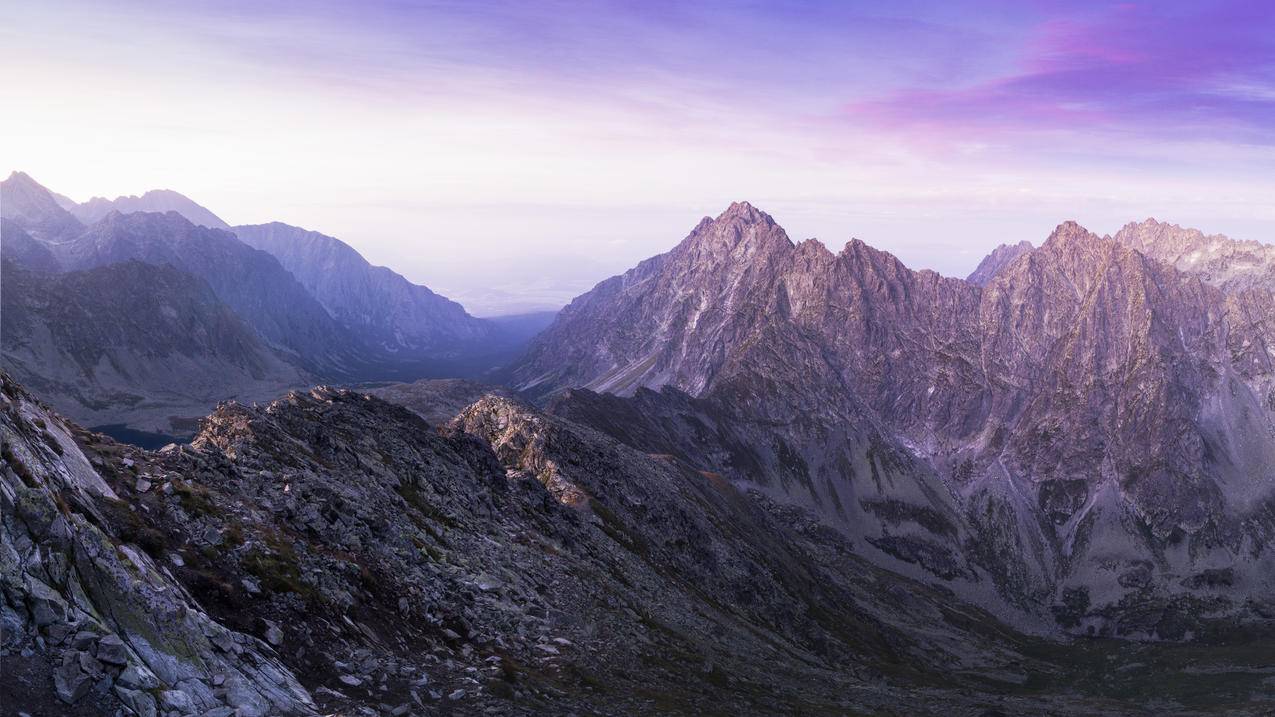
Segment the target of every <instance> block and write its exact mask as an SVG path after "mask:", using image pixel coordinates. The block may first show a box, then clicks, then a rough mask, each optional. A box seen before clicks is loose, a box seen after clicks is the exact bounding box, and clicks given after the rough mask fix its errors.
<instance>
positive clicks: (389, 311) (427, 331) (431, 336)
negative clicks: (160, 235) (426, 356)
mask: <svg viewBox="0 0 1275 717" xmlns="http://www.w3.org/2000/svg"><path fill="white" fill-rule="evenodd" d="M233 231H234V232H235V235H236V236H238V237H239V238H240V239H242V240H243V241H244V242H245V243H247V244H248V245H250V246H253V247H256V248H258V249H261V250H263V251H266V252H269V253H270V254H271V255H273V256H274V257H276V258H277V259H278V260H279V262H280V263H282V264H283V266H284V267H285V268H286V269H287V270H288V271H290V272H292V274H293V275H294V276H295V277H296V278H297V279H298V280H299V281H300V282H301V284H302V285H303V286H305V288H306V289H307V290H308V291H309V292H310V293H311V294H312V295H313V296H314V297H315V298H316V299H318V300H319V302H320V303H322V304H323V306H324V308H326V309H327V310H328V312H329V313H331V315H332V316H333V317H334V318H336V320H337V321H339V322H340V323H341V324H342V325H343V326H345V327H346V328H347V329H349V330H350V331H352V332H355V333H357V334H359V335H360V336H362V337H363V339H364V340H365V341H366V342H368V343H369V344H370V345H374V346H379V347H380V348H382V349H384V350H387V351H413V352H427V353H433V354H437V355H446V354H448V353H452V354H456V353H469V352H473V351H474V350H475V349H476V348H480V347H481V346H482V344H483V343H484V342H491V341H492V340H493V338H495V336H496V331H495V327H494V326H493V325H491V324H490V323H489V322H487V321H483V320H482V319H475V318H474V317H472V316H470V315H469V314H468V313H466V312H465V309H464V307H462V306H461V305H460V304H458V303H456V302H454V301H451V300H450V299H447V298H446V297H443V296H439V295H438V294H435V293H434V292H432V291H430V290H429V289H428V288H426V287H424V286H420V285H418V284H413V283H411V282H410V281H408V280H407V279H404V278H403V277H402V276H400V275H398V274H396V273H394V272H393V271H391V270H389V269H387V268H385V267H383V266H372V265H371V264H369V263H368V262H367V260H366V259H364V258H363V257H362V256H361V255H360V254H359V253H358V252H357V251H355V250H354V249H353V248H352V247H350V246H349V245H348V244H346V243H345V242H343V241H341V240H339V239H335V238H333V237H330V236H326V235H324V234H320V233H318V232H313V231H307V230H305V229H301V228H299V227H293V226H289V225H287V224H280V223H278V222H275V223H272V224H259V225H252V226H238V227H235V228H234V230H233Z"/></svg>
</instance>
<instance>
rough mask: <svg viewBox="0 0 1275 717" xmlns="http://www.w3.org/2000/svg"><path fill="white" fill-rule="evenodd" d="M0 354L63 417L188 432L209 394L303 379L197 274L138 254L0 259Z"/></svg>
mask: <svg viewBox="0 0 1275 717" xmlns="http://www.w3.org/2000/svg"><path fill="white" fill-rule="evenodd" d="M0 291H2V300H0V321H2V323H0V333H3V335H4V346H3V363H4V366H5V368H6V369H7V370H8V371H10V372H11V373H12V374H13V375H14V376H15V377H20V378H21V379H22V381H23V382H24V383H25V384H26V385H29V386H31V387H32V388H33V389H35V390H38V391H39V392H40V396H41V397H42V398H43V399H44V400H46V401H48V402H49V403H51V404H52V405H54V406H56V407H57V408H58V409H59V410H60V411H62V412H64V413H65V414H67V415H70V416H75V417H76V418H77V419H78V420H80V421H83V422H85V423H86V424H89V425H98V424H128V425H130V426H132V427H134V428H137V429H142V430H149V431H154V432H159V433H166V434H190V433H193V431H194V428H195V426H194V419H196V418H198V417H200V416H202V415H203V414H205V413H206V412H207V411H209V410H211V409H212V407H213V406H215V405H216V404H217V403H218V402H219V401H221V400H225V399H227V398H232V397H237V398H240V399H242V400H256V399H260V398H266V397H269V396H273V395H277V394H278V393H279V392H280V391H281V390H284V389H286V388H289V387H293V386H297V385H302V384H308V383H310V382H311V381H312V380H313V379H312V378H311V377H309V376H307V375H306V374H305V373H303V372H301V371H300V370H298V369H297V368H296V367H295V366H293V365H291V364H289V363H287V362H285V361H283V360H282V359H281V358H280V357H279V356H277V355H276V354H275V352H274V351H272V350H270V349H269V348H268V347H267V346H265V345H264V344H263V343H262V342H261V341H260V339H258V337H257V333H256V332H255V331H253V330H252V328H251V327H249V326H247V325H246V324H245V323H244V322H243V321H242V320H240V318H239V317H238V316H237V315H236V314H235V313H234V312H233V311H231V310H230V308H228V307H227V306H226V305H225V304H223V303H222V302H221V301H219V300H218V299H217V296H216V295H215V294H214V292H213V290H212V289H211V288H210V287H209V286H208V284H207V283H206V282H204V281H202V280H200V279H197V278H195V277H194V276H191V275H190V274H187V273H184V272H181V271H178V270H177V269H174V268H172V267H171V266H167V265H152V264H143V263H141V262H137V261H127V262H122V263H115V264H110V265H107V266H100V267H96V268H93V269H89V270H86V271H72V272H68V273H62V274H47V273H38V272H32V271H28V270H25V269H22V268H20V267H19V266H18V265H17V264H16V263H15V262H13V261H10V260H9V259H8V258H6V259H5V260H4V262H3V277H2V282H0Z"/></svg>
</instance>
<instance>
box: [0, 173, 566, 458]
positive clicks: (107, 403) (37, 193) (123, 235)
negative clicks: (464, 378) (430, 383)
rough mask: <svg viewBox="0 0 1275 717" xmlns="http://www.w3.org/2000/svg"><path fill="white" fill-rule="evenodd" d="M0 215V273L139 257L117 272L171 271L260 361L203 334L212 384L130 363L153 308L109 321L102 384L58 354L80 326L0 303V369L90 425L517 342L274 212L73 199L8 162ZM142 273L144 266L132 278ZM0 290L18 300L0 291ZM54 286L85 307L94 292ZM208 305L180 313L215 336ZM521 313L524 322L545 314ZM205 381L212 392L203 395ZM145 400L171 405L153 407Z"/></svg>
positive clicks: (495, 354)
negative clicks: (232, 222)
mask: <svg viewBox="0 0 1275 717" xmlns="http://www.w3.org/2000/svg"><path fill="white" fill-rule="evenodd" d="M0 215H2V218H0V221H3V222H4V224H3V226H0V230H2V231H3V233H4V237H3V239H4V258H5V261H6V263H5V271H6V272H14V271H17V270H19V269H21V270H25V271H29V272H36V273H44V274H57V273H60V272H80V271H93V270H96V269H101V268H106V267H110V266H112V265H116V264H120V263H123V262H130V261H131V262H140V263H141V264H143V265H145V266H144V267H133V268H132V269H131V271H132V276H133V277H134V279H135V281H136V283H137V286H138V287H139V290H141V291H148V290H149V286H148V285H152V284H153V285H155V286H171V285H172V284H173V282H174V281H178V280H177V279H176V278H175V277H173V276H171V275H170V274H167V273H164V272H163V271H162V270H161V269H162V268H163V267H171V268H172V269H176V270H177V271H179V272H181V273H182V274H184V275H187V279H183V280H182V281H185V282H187V283H189V284H190V285H191V286H190V287H186V289H187V290H189V291H196V292H197V291H201V290H203V288H205V287H207V288H211V290H212V295H213V296H214V297H215V300H216V301H217V302H219V303H221V304H223V305H224V308H225V309H226V310H228V311H229V312H231V313H232V314H233V315H234V316H235V317H237V319H238V320H240V321H242V323H244V324H245V325H246V326H247V327H248V330H249V331H250V332H251V333H252V334H254V336H253V339H252V341H253V342H254V344H259V346H254V348H253V349H252V352H253V354H254V359H253V360H252V361H251V362H249V363H251V364H252V365H253V366H255V367H258V368H262V370H258V371H256V373H255V374H254V373H251V372H250V373H247V374H241V372H240V371H239V369H240V368H242V365H241V364H236V363H233V362H231V364H225V363H223V361H222V359H223V357H225V356H230V355H235V354H236V353H237V352H240V350H241V348H242V342H232V344H227V345H207V346H203V347H202V348H201V349H200V350H201V351H202V353H201V354H200V355H201V356H202V359H201V360H203V361H205V362H207V364H208V365H209V366H213V367H215V369H214V370H213V372H212V373H211V374H209V375H210V376H216V377H217V381H216V382H213V383H211V384H209V383H203V384H200V385H198V386H196V385H192V384H191V383H189V382H188V381H186V380H184V379H183V378H182V376H181V374H180V372H162V371H161V372H149V371H142V370H141V368H140V367H141V366H144V365H146V362H147V360H148V356H150V355H153V354H155V353H156V352H157V350H156V349H155V348H154V347H153V346H149V345H148V344H147V342H148V336H149V337H151V338H153V339H154V344H155V345H162V344H164V342H165V341H166V340H167V334H168V333H169V332H171V330H172V327H171V325H170V324H169V323H167V322H165V321H162V320H157V319H156V315H152V314H135V315H131V316H130V321H131V324H130V327H131V329H132V330H130V331H128V332H125V333H127V336H128V339H123V338H120V339H118V340H114V341H113V342H112V344H111V345H112V351H113V352H114V353H113V354H112V366H113V367H114V370H113V373H112V374H111V377H110V378H109V380H108V379H105V378H103V376H105V374H103V373H102V372H101V371H96V370H94V369H93V368H92V367H86V366H85V364H84V363H83V362H82V361H65V360H63V358H64V357H65V356H68V355H71V354H75V353H77V352H79V351H80V350H81V349H82V348H84V346H85V345H91V346H92V347H93V348H96V347H97V346H98V345H99V341H98V340H97V339H96V338H94V337H93V336H95V335H96V334H93V335H79V334H78V333H77V332H78V331H80V330H81V329H83V326H82V325H81V324H79V323H75V322H74V321H72V319H71V318H70V317H69V316H67V315H65V314H59V313H54V312H45V313H43V314H41V316H42V318H43V319H44V323H43V325H44V326H57V330H56V331H54V332H52V334H49V335H43V336H41V335H37V334H36V333H33V327H35V326H37V324H33V323H31V322H26V323H15V322H14V321H10V320H9V316H8V315H12V316H13V317H14V318H15V319H16V318H17V317H18V316H19V315H20V314H21V312H20V311H18V310H17V309H16V308H15V309H14V311H5V312H4V313H5V314H6V315H7V316H6V317H5V325H4V330H5V335H6V339H7V341H6V343H5V347H4V349H5V350H4V359H5V362H4V365H5V366H7V367H9V369H10V370H11V371H13V372H14V375H15V376H16V377H17V378H18V379H19V380H21V381H22V382H24V383H25V384H28V385H32V386H38V387H40V389H41V394H42V395H43V396H45V398H46V399H47V400H49V401H52V402H53V403H54V404H55V405H57V406H58V407H59V408H60V409H61V410H63V411H65V412H66V413H67V414H68V415H70V416H73V417H75V418H77V419H79V420H82V421H86V422H90V423H91V424H92V425H104V424H111V425H117V424H118V425H121V426H125V427H127V428H129V429H143V430H147V431H153V432H156V433H159V434H172V435H186V434H187V433H188V429H189V426H190V425H192V422H193V421H194V420H195V419H196V418H198V417H199V416H200V415H202V414H203V413H204V412H206V411H207V410H208V409H210V408H211V407H212V406H214V405H215V404H216V402H217V400H221V399H226V398H233V397H239V398H244V397H248V396H254V397H255V396H258V395H260V394H259V393H258V392H259V391H260V390H261V389H263V388H265V389H266V390H267V395H277V394H278V393H279V392H280V391H283V390H286V389H287V388H291V387H295V386H301V385H307V384H311V383H314V382H317V381H321V380H339V381H361V380H384V379H390V378H406V377H413V378H414V377H419V376H422V375H424V376H429V375H449V374H452V373H465V374H466V375H475V374H478V373H481V372H483V371H484V370H487V369H489V368H491V367H493V366H495V365H497V364H499V363H501V362H502V361H507V360H508V359H509V358H511V357H512V354H513V353H515V352H516V351H517V350H518V349H519V348H520V347H521V345H522V344H524V343H525V342H526V340H527V339H528V338H530V337H529V335H527V333H526V331H525V330H524V329H523V327H521V326H517V327H513V326H511V325H510V324H508V323H505V322H502V321H491V320H485V319H477V318H474V317H472V316H470V315H469V314H468V313H466V312H465V310H464V308H463V307H461V306H460V305H459V304H456V303H455V302H452V301H449V300H448V299H446V298H445V297H441V296H438V295H437V294H434V293H433V292H431V291H430V290H429V289H428V288H426V287H423V286H419V285H416V284H412V283H411V282H409V281H407V280H406V279H404V278H403V277H402V276H400V275H398V274H395V273H394V272H393V271H390V270H389V269H386V268H383V267H374V266H372V265H370V264H369V263H368V262H367V261H365V260H364V259H363V258H362V257H361V256H360V255H359V254H358V252H356V251H355V250H354V249H352V248H351V247H350V246H348V245H347V244H345V243H343V242H341V241H339V240H337V239H335V238H332V237H328V236H325V235H322V234H319V233H317V232H308V231H305V230H302V229H299V228H297V227H291V226H288V225H285V224H278V223H275V224H268V225H261V226H244V227H231V226H229V225H228V224H227V223H226V222H224V221H222V220H221V219H220V218H218V217H217V216H216V215H214V214H213V213H212V212H211V211H209V210H207V209H205V208H204V207H202V206H200V205H198V204H196V203H195V202H193V201H191V200H190V199H188V198H186V197H184V196H182V195H181V194H178V193H176V192H173V191H170V190H157V191H151V192H147V193H145V194H143V195H142V196H140V197H120V198H117V199H115V200H106V199H103V198H94V199H91V200H89V201H88V202H85V203H83V204H76V203H74V202H73V201H71V200H69V199H67V198H65V197H63V196H61V195H58V194H55V193H53V192H50V191H49V190H47V189H45V188H44V187H42V186H41V185H39V184H38V183H36V182H35V180H33V179H32V178H31V177H30V176H28V175H26V174H23V173H21V172H14V173H13V174H12V175H11V176H10V177H9V178H8V179H7V180H5V181H4V182H0ZM148 272H151V273H156V274H157V275H156V276H154V277H144V276H142V275H144V274H147V273H148ZM159 274H163V275H159ZM13 281H14V282H20V281H22V280H21V279H16V278H15V279H14V280H13ZM49 281H50V282H57V283H58V290H59V291H61V292H67V291H87V290H89V289H88V287H89V286H95V285H96V284H93V283H92V282H89V283H75V282H59V280H57V279H49ZM196 285H199V286H196ZM6 296H8V297H10V300H11V301H13V302H16V301H18V300H19V297H18V295H17V294H14V293H12V292H9V293H6ZM64 296H65V298H66V299H67V300H68V301H69V302H70V303H74V304H77V305H81V306H88V307H96V306H99V305H100V302H101V300H102V297H101V296H78V295H76V296H67V295H64ZM9 306H10V305H9V304H6V306H5V308H6V309H7V308H9ZM26 308H27V309H28V310H29V311H30V310H34V307H33V306H31V305H28V306H27V307H26ZM169 308H171V307H169ZM165 311H167V309H165ZM90 313H91V312H90ZM214 314H215V315H216V316H219V317H220V316H221V313H220V312H212V313H198V314H192V315H189V316H187V318H188V319H189V320H190V321H189V322H188V325H189V329H188V330H190V331H194V332H198V333H200V334H202V335H204V336H206V337H211V338H212V340H213V341H216V340H217V339H219V338H225V336H226V335H225V333H224V332H223V331H222V330H221V329H222V327H221V326H220V324H214V325H202V324H199V321H201V320H203V319H209V320H212V317H213V316H214ZM527 319H528V322H529V323H530V324H532V325H537V326H538V325H543V324H544V323H545V322H546V321H547V318H544V317H527ZM60 321H66V322H71V323H63V324H59V323H58V322H60ZM76 321H78V319H77V320H76ZM143 321H150V322H151V323H146V324H143V323H141V322H143ZM266 354H269V356H268V357H267V356H266ZM160 355H165V356H166V355H168V354H163V353H162V352H160ZM283 366H287V368H281V367H283ZM123 367H132V368H123ZM264 367H268V370H265V368H264ZM254 370H255V369H254ZM209 385H214V386H220V387H221V388H220V390H216V391H209V390H207V389H208V386H209ZM161 394H162V396H161ZM160 406H166V407H167V408H166V409H164V410H171V411H172V413H170V414H162V413H160V412H158V411H159V410H160V409H159V407H160Z"/></svg>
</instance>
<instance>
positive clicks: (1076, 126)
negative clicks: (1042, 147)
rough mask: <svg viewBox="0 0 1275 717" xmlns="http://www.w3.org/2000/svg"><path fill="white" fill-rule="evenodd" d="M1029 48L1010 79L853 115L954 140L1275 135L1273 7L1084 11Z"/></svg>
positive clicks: (1055, 21) (1035, 35)
mask: <svg viewBox="0 0 1275 717" xmlns="http://www.w3.org/2000/svg"><path fill="white" fill-rule="evenodd" d="M1060 7H1066V6H1065V5H1064V6H1060ZM1022 55H1023V56H1022V58H1021V60H1020V62H1019V63H1018V67H1017V68H1016V69H1015V70H1014V71H1013V72H1009V73H1006V74H1004V75H1002V76H998V77H994V78H991V79H988V80H986V81H981V82H974V83H970V84H963V85H958V86H955V87H924V88H904V89H900V90H897V91H894V92H889V93H886V94H885V95H883V96H881V97H876V98H871V99H866V100H859V101H853V102H851V103H849V104H848V106H847V108H846V113H847V116H848V117H849V118H850V119H851V120H853V121H863V122H866V123H869V124H871V125H873V126H875V127H877V128H881V129H885V130H896V131H904V132H911V133H917V134H921V135H925V134H930V135H932V136H934V137H935V138H938V139H942V140H951V139H953V138H987V137H995V138H998V139H1000V140H1001V141H1004V140H1005V139H1006V138H1007V137H1008V138H1010V139H1013V138H1014V137H1015V136H1018V137H1027V138H1030V137H1034V136H1040V135H1044V134H1053V135H1055V136H1056V135H1057V134H1058V133H1066V134H1067V135H1070V136H1071V137H1073V138H1074V139H1075V141H1076V142H1089V143H1091V144H1093V145H1094V149H1095V150H1098V149H1103V150H1105V149H1108V148H1109V147H1108V145H1106V144H1104V143H1102V140H1103V139H1104V137H1107V136H1109V135H1110V136H1118V137H1119V138H1121V139H1122V140H1123V141H1128V140H1129V139H1130V138H1133V139H1137V138H1139V137H1141V138H1146V139H1149V140H1157V141H1160V140H1183V141H1197V140H1200V139H1209V140H1214V141H1235V142H1245V143H1258V144H1273V143H1275V8H1272V6H1270V5H1269V4H1266V3H1260V2H1234V1H1232V2H1218V3H1122V4H1113V5H1109V6H1101V7H1098V8H1082V9H1081V10H1080V11H1078V12H1075V11H1073V13H1071V14H1064V15H1063V16H1060V17H1047V18H1045V19H1043V20H1041V21H1039V22H1038V23H1037V24H1035V25H1034V26H1032V27H1030V28H1029V29H1028V32H1027V41H1026V42H1025V43H1024V45H1023V48H1022Z"/></svg>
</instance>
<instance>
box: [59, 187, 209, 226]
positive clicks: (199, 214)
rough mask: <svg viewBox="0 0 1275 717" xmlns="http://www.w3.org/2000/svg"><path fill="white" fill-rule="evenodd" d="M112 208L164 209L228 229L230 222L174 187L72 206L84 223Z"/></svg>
mask: <svg viewBox="0 0 1275 717" xmlns="http://www.w3.org/2000/svg"><path fill="white" fill-rule="evenodd" d="M112 211H119V212H123V213H125V214H129V213H141V212H146V213H165V212H177V213H178V214H180V215H182V216H183V217H185V218H186V219H187V220H189V221H190V222H191V223H192V224H197V225H199V226H204V227H208V228H210V229H223V230H225V229H229V228H230V225H229V224H227V223H226V222H224V221H222V219H221V218H220V217H218V216H217V215H216V214H213V213H212V212H211V211H209V210H208V209H207V208H205V207H203V206H201V205H199V204H198V203H196V202H195V201H194V200H192V199H191V198H189V197H187V196H186V195H184V194H181V193H180V192H175V191H173V190H171V189H152V190H150V191H148V192H146V193H144V194H142V195H140V196H138V195H128V196H119V197H116V198H115V199H107V198H105V197H93V198H92V199H90V200H88V201H87V202H84V203H83V204H80V205H77V206H75V207H73V208H72V209H71V213H72V214H74V215H75V216H76V217H77V218H79V220H80V221H82V222H84V223H85V224H91V223H93V222H96V221H98V220H100V219H102V218H103V217H105V216H106V215H107V214H109V213H111V212H112Z"/></svg>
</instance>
